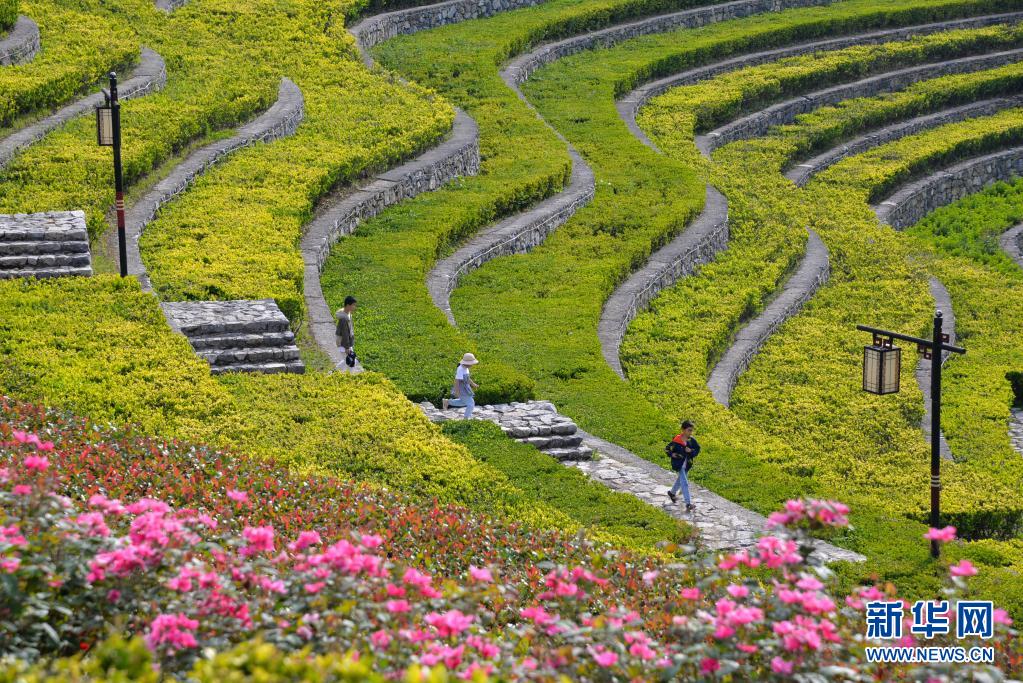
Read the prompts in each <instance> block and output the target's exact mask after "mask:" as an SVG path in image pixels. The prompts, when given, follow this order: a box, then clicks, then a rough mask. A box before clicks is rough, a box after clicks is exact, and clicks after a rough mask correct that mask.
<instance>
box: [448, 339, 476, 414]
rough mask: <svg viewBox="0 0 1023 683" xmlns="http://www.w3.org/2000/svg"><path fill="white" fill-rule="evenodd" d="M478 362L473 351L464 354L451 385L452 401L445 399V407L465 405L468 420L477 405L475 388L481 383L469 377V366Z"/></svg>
mask: <svg viewBox="0 0 1023 683" xmlns="http://www.w3.org/2000/svg"><path fill="white" fill-rule="evenodd" d="M477 363H479V361H478V360H476V356H474V355H472V354H471V353H467V354H465V355H464V356H462V362H460V363H459V364H458V368H457V369H456V370H455V383H454V384H453V385H452V387H451V396H452V397H453V398H452V399H451V400H450V401H444V403H445V406H444V407H445V408H447V407H448V406H453V407H456V408H461V407H463V406H464V407H465V419H466V420H468V419H469V418H471V417H472V410H473V408H475V407H476V399H475V395H476V394H475V389H478V388H479V385H478V384H476V383H475V382H473V381H472V378H471V377H469V368H471V367H472V366H474V365H476V364H477Z"/></svg>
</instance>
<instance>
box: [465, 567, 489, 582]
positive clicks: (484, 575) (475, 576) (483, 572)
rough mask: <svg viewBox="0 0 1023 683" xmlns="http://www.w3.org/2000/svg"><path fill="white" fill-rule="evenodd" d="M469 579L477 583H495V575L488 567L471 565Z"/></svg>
mask: <svg viewBox="0 0 1023 683" xmlns="http://www.w3.org/2000/svg"><path fill="white" fill-rule="evenodd" d="M469 577H470V578H471V579H472V580H473V581H475V582H477V583H493V581H494V575H493V574H491V573H490V570H489V569H487V568H486V567H476V566H473V565H469Z"/></svg>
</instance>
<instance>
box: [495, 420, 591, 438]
mask: <svg viewBox="0 0 1023 683" xmlns="http://www.w3.org/2000/svg"><path fill="white" fill-rule="evenodd" d="M501 429H502V430H504V433H505V434H507V435H508V436H510V437H511V438H513V439H525V438H530V437H550V436H572V435H573V434H575V433H576V431H577V429H578V428H577V427H576V426H575V423H574V422H572V421H571V420H567V419H563V420H561V421H558V422H551V423H534V424H528V423H525V422H513V423H501Z"/></svg>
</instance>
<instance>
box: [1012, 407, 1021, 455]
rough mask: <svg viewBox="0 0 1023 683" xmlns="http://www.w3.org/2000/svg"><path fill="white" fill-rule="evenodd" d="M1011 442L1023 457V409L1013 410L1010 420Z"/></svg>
mask: <svg viewBox="0 0 1023 683" xmlns="http://www.w3.org/2000/svg"><path fill="white" fill-rule="evenodd" d="M1009 442H1010V443H1011V444H1012V447H1013V448H1015V449H1016V452H1018V453H1019V454H1020V455H1023V408H1013V409H1012V413H1011V417H1010V418H1009Z"/></svg>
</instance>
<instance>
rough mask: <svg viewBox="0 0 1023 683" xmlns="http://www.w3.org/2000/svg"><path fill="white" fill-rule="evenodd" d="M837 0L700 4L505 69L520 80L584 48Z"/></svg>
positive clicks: (572, 41)
mask: <svg viewBox="0 0 1023 683" xmlns="http://www.w3.org/2000/svg"><path fill="white" fill-rule="evenodd" d="M833 2H835V0H737V1H736V2H726V3H722V4H720V5H712V6H710V7H698V8H696V9H691V10H685V11H682V12H674V13H672V14H662V15H660V16H656V17H651V18H649V19H641V20H638V21H633V22H629V23H627V24H619V25H617V26H611V27H609V28H605V29H601V30H599V31H591V32H590V33H586V34H583V35H581V36H575V37H572V38H566V39H564V40H559V41H556V42H553V43H546V44H544V45H541V46H540V47H539V48H537V49H536V50H533V51H532V52H530V53H528V54H525V55H522V56H520V57H517V58H516V59H513V60H512V61H511V62H509V64H508V66H507V67H505V71H506V72H508V74H509V76H510V77H511V78H512V79H513V80H514V81H515V82H516V83H523V82H525V81H526V80H527V79H528V78H529V77H530V76H531V75H533V72H535V71H536V70H537V69H539V68H541V67H543V66H545V65H547V64H550V63H551V62H554V61H556V60H559V59H561V58H563V57H567V56H569V55H573V54H575V53H577V52H582V51H583V50H591V49H595V48H603V47H611V46H612V45H615V44H616V43H620V42H622V41H624V40H629V39H630V38H638V37H639V36H646V35H650V34H652V33H666V32H668V31H675V30H680V29H687V28H699V27H700V26H706V25H707V24H713V23H717V22H720V21H729V20H731V19H742V18H743V17H748V16H751V15H754V14H762V13H765V12H779V11H781V10H785V9H793V8H796V7H813V6H820V5H830V4H832V3H833Z"/></svg>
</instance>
